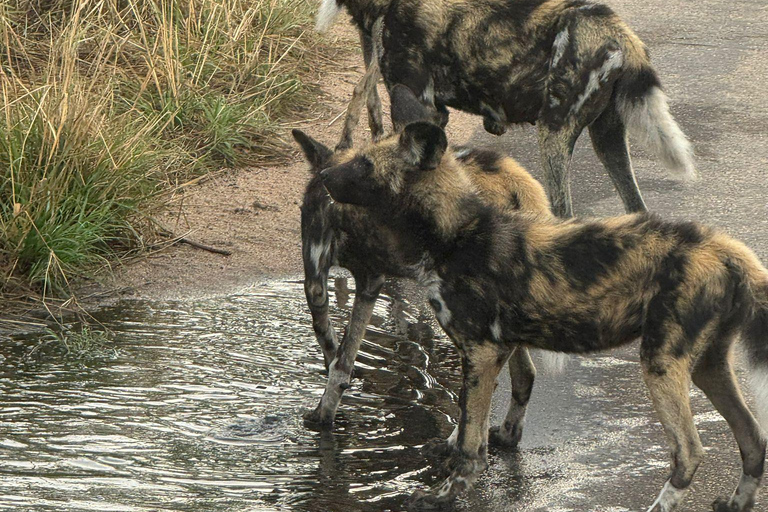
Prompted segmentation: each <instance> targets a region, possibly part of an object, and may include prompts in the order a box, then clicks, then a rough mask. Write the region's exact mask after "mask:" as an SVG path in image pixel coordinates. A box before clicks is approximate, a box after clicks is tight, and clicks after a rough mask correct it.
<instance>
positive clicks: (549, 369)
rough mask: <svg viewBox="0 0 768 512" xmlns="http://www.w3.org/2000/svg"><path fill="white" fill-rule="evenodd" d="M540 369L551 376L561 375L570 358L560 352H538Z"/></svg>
mask: <svg viewBox="0 0 768 512" xmlns="http://www.w3.org/2000/svg"><path fill="white" fill-rule="evenodd" d="M539 355H540V356H541V369H542V370H544V371H545V372H546V373H548V374H551V375H557V374H559V373H563V371H564V370H565V365H566V364H568V361H569V360H570V356H569V355H568V354H563V353H562V352H552V351H550V350H540V351H539Z"/></svg>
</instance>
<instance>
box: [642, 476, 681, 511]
mask: <svg viewBox="0 0 768 512" xmlns="http://www.w3.org/2000/svg"><path fill="white" fill-rule="evenodd" d="M686 492H688V489H676V488H675V486H673V485H672V484H671V483H670V482H669V480H667V483H665V484H664V488H663V489H662V490H661V494H659V497H658V498H656V501H654V502H653V505H651V508H649V509H648V512H654V509H655V508H656V506H659V507H660V508H661V512H669V511H670V510H674V509H675V507H677V505H678V504H679V503H680V502H681V501H682V500H683V497H684V496H685V493H686Z"/></svg>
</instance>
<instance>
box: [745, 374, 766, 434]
mask: <svg viewBox="0 0 768 512" xmlns="http://www.w3.org/2000/svg"><path fill="white" fill-rule="evenodd" d="M750 366H751V368H750V372H749V381H750V382H749V383H750V387H751V388H752V392H753V393H754V394H755V409H756V414H755V415H756V416H757V421H758V422H759V423H760V426H762V427H763V437H766V438H768V369H766V368H763V367H757V368H756V367H754V365H750Z"/></svg>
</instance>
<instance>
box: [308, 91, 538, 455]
mask: <svg viewBox="0 0 768 512" xmlns="http://www.w3.org/2000/svg"><path fill="white" fill-rule="evenodd" d="M431 118H432V114H431V113H430V112H429V111H428V110H427V109H426V108H425V107H424V106H423V105H422V104H421V103H420V102H419V101H418V100H417V99H416V97H415V96H414V95H413V93H412V92H411V91H410V90H409V89H408V88H406V87H403V86H398V87H395V88H394V89H393V91H392V120H393V124H394V125H395V129H396V130H397V129H399V128H401V127H403V126H405V125H406V124H408V123H412V122H415V121H422V120H424V119H431ZM293 134H294V137H295V138H296V140H297V142H298V143H299V144H300V145H301V148H302V149H303V151H304V154H305V155H306V157H307V160H308V161H309V163H310V164H311V165H312V171H313V177H312V179H311V181H310V182H309V185H308V186H307V190H306V193H305V195H304V202H303V205H302V208H301V223H302V225H301V234H302V251H303V256H304V272H305V281H304V288H305V292H306V296H307V301H308V303H309V308H310V311H311V313H312V326H313V328H314V331H315V334H316V336H317V339H318V341H319V343H320V346H321V348H322V350H323V355H324V358H325V365H326V367H327V368H328V370H329V376H328V382H327V385H326V389H325V393H324V394H323V397H322V399H321V401H320V404H319V405H318V407H317V408H316V409H315V410H314V411H312V412H310V413H309V414H308V415H307V420H308V421H310V422H319V423H321V424H325V425H330V424H331V423H332V422H333V419H334V415H335V413H336V410H337V408H338V406H339V402H340V401H341V396H342V393H343V392H344V390H345V389H347V388H348V387H349V382H350V378H351V374H352V369H353V366H354V362H355V358H356V356H357V352H358V349H359V347H360V343H361V340H362V337H363V334H364V333H365V328H366V325H367V324H368V322H369V321H370V318H371V314H372V311H373V306H374V303H375V301H376V297H377V296H378V294H379V291H380V290H381V287H382V285H383V283H384V277H385V276H394V277H416V276H415V274H414V271H413V269H414V268H416V266H417V265H418V263H419V262H420V260H421V258H422V255H423V254H422V250H421V248H420V247H419V246H418V245H417V244H413V243H412V242H410V241H406V243H402V242H403V241H404V240H405V239H403V238H401V237H398V235H397V234H396V231H395V230H393V229H391V228H389V227H385V226H386V224H385V223H383V222H381V221H379V220H374V219H373V218H372V217H371V216H370V215H368V214H367V212H366V210H365V209H364V208H360V207H357V206H349V205H343V204H339V203H335V202H333V201H332V200H331V198H330V196H329V195H328V192H327V191H326V189H325V187H324V186H323V183H322V181H321V179H320V177H319V172H320V171H321V170H323V169H325V168H327V167H329V166H333V165H340V164H343V163H345V162H348V161H349V159H350V158H353V157H354V155H355V153H354V152H353V151H351V150H345V151H340V152H336V153H333V152H331V151H330V150H329V149H328V148H326V147H325V146H323V145H322V144H320V143H319V142H317V141H315V140H313V139H312V138H311V137H309V136H307V135H305V134H304V133H302V132H300V131H298V130H295V131H294V133H293ZM450 154H451V157H452V158H454V159H455V161H456V162H457V163H458V164H459V165H461V166H462V169H464V171H463V172H464V173H465V175H466V176H467V180H468V181H467V183H466V185H467V187H468V190H472V191H474V192H473V193H474V195H475V197H476V199H477V201H480V202H481V203H482V204H484V205H486V206H487V207H488V208H490V209H492V210H494V211H499V212H500V211H503V210H507V209H513V210H520V211H525V212H527V213H529V214H532V215H540V216H544V217H549V216H550V215H551V214H550V212H549V204H548V202H547V198H546V194H545V192H544V189H543V188H542V186H541V185H540V184H539V183H538V182H537V181H536V180H535V179H533V177H531V175H530V174H528V173H527V172H526V171H525V170H523V169H522V168H521V167H520V166H519V165H518V164H517V163H516V162H515V161H514V160H512V159H511V158H507V157H502V156H499V155H497V154H495V153H491V152H487V151H481V150H474V149H468V148H453V149H451V150H450ZM433 199H434V200H436V201H439V200H440V198H439V197H438V196H435V197H434V198H433ZM333 264H338V265H340V266H342V267H345V268H347V269H349V271H350V272H351V273H352V275H353V276H354V278H355V287H356V290H355V299H354V304H353V307H352V313H351V315H350V322H349V325H348V326H347V328H346V330H345V333H344V338H343V339H342V341H341V343H339V342H338V340H337V337H336V333H335V331H334V329H333V327H332V325H331V321H330V317H329V315H328V271H329V269H330V267H331V265H333ZM417 334H418V333H414V335H417ZM509 365H510V374H511V375H512V378H513V379H514V380H516V381H517V386H516V389H518V390H520V391H519V392H518V393H516V394H515V395H513V397H512V400H511V403H510V408H509V413H508V415H507V419H506V421H505V422H504V424H503V425H502V426H501V427H499V428H496V429H495V430H494V438H495V439H496V440H497V441H498V442H499V443H501V444H504V445H508V446H514V445H516V444H517V442H518V441H519V439H520V434H521V432H522V430H521V429H522V422H523V415H524V413H525V407H526V405H527V402H528V397H529V396H530V392H531V388H532V386H533V379H534V375H535V369H534V367H533V363H532V362H531V359H530V356H529V355H528V352H527V350H525V349H524V348H521V349H520V350H517V351H515V353H514V354H513V356H512V358H511V359H510V363H509Z"/></svg>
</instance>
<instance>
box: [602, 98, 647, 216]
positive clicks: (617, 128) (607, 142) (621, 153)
mask: <svg viewBox="0 0 768 512" xmlns="http://www.w3.org/2000/svg"><path fill="white" fill-rule="evenodd" d="M589 135H590V137H591V138H592V147H594V148H595V153H597V156H598V158H600V161H601V162H602V163H603V166H605V168H606V170H607V171H608V175H609V176H610V177H611V180H612V181H613V185H614V186H615V187H616V191H617V192H618V193H619V196H621V200H622V202H623V203H624V208H625V209H626V210H627V212H629V213H632V212H644V211H647V210H648V208H647V207H646V206H645V202H644V201H643V197H642V196H641V195H640V189H639V188H638V186H637V180H636V179H635V172H634V171H633V170H632V161H631V160H630V158H629V144H628V143H627V131H626V128H625V126H624V121H622V120H621V117H620V116H619V113H618V111H617V110H616V105H615V101H614V100H612V101H611V103H610V104H609V106H608V107H607V108H606V109H605V110H604V111H603V113H602V114H601V115H600V117H598V118H597V119H596V120H595V121H594V122H593V123H592V124H591V125H590V126H589Z"/></svg>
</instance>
